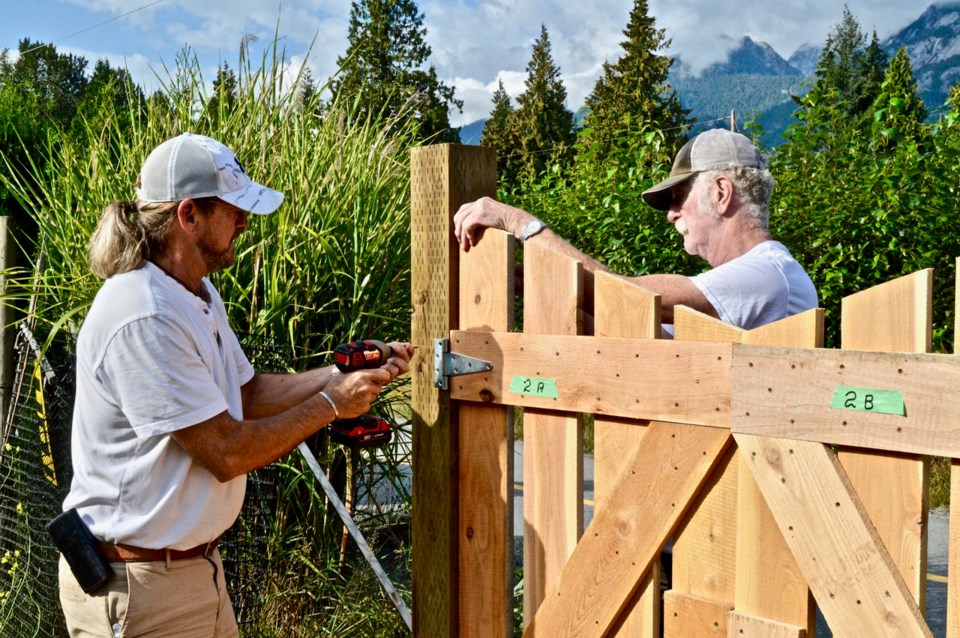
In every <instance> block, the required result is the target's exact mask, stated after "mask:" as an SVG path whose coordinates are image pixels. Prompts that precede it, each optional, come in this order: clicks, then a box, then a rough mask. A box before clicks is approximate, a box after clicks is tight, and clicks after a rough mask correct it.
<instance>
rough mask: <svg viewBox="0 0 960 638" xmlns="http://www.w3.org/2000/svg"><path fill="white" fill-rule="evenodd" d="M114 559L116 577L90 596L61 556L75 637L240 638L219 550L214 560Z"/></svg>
mask: <svg viewBox="0 0 960 638" xmlns="http://www.w3.org/2000/svg"><path fill="white" fill-rule="evenodd" d="M169 565H170V568H169V569H167V564H166V563H164V562H162V561H161V562H153V563H111V565H110V566H111V567H113V571H114V576H113V578H112V579H111V580H110V582H109V584H107V585H106V586H105V587H103V588H101V589H100V590H98V591H96V592H94V593H93V594H92V595H88V594H85V593H84V592H83V590H82V589H80V585H79V584H77V581H76V579H75V578H74V576H73V572H71V571H70V566H69V565H67V562H66V561H65V560H64V559H63V557H62V556H61V557H60V604H61V605H62V606H63V613H64V617H65V618H66V620H67V627H68V628H69V630H70V636H71V638H94V637H96V638H114V637H118V638H135V637H141V636H143V637H147V636H149V637H150V638H162V637H165V636H171V637H172V636H176V637H177V638H194V637H195V638H236V637H237V636H239V632H238V630H237V621H236V618H235V617H234V614H233V606H232V605H231V604H230V597H229V595H228V594H227V585H226V581H225V580H224V578H223V563H221V562H220V552H219V550H217V551H215V552H214V553H213V555H211V556H210V558H202V557H201V558H190V559H187V560H178V561H172V562H170V563H169Z"/></svg>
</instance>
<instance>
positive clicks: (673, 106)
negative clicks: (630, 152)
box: [584, 0, 693, 156]
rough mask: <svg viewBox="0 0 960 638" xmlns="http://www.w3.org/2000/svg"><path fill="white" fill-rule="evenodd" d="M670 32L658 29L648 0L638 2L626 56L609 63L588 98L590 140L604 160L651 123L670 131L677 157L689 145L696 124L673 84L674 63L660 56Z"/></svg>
mask: <svg viewBox="0 0 960 638" xmlns="http://www.w3.org/2000/svg"><path fill="white" fill-rule="evenodd" d="M665 33H666V32H665V30H664V29H657V28H656V21H655V20H654V19H653V18H652V17H651V16H650V15H649V10H648V6H647V0H634V4H633V9H632V10H631V11H630V20H629V22H628V24H627V28H626V30H624V32H623V34H624V35H625V36H626V38H627V39H626V40H625V41H623V42H621V43H620V46H621V47H622V49H623V55H622V56H621V57H620V59H619V60H617V62H616V63H615V64H610V63H609V62H604V64H603V75H601V76H600V78H599V79H598V80H597V83H596V84H595V85H594V87H593V91H592V92H591V93H590V95H589V96H588V97H587V101H586V107H587V109H588V110H589V114H588V115H587V122H586V129H585V136H584V141H585V142H586V144H587V145H589V146H590V147H591V148H592V149H594V150H595V151H596V152H597V154H598V155H599V156H605V155H606V154H607V153H608V152H609V150H610V147H611V145H616V144H617V143H618V142H617V141H616V140H617V138H618V137H620V136H622V135H623V134H624V133H625V132H636V131H639V130H641V129H642V128H644V126H645V125H646V124H648V123H652V124H653V125H654V126H656V127H657V128H659V129H660V131H662V132H663V133H664V136H665V139H664V145H665V147H666V150H667V151H668V152H670V153H673V152H675V151H677V150H679V148H680V146H682V145H683V143H684V142H685V141H686V137H687V129H688V128H689V126H690V125H691V124H692V123H693V121H692V120H690V119H688V115H689V113H690V112H689V111H688V110H684V109H683V106H682V105H681V104H680V98H679V97H677V94H676V91H674V90H673V89H672V88H671V87H670V84H669V83H668V81H667V77H668V73H669V72H670V67H671V66H672V65H673V60H672V59H671V58H669V57H667V56H666V55H662V54H659V53H658V52H659V51H665V50H666V49H667V47H669V46H670V40H669V39H667V37H666V36H665Z"/></svg>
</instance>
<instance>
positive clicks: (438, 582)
mask: <svg viewBox="0 0 960 638" xmlns="http://www.w3.org/2000/svg"><path fill="white" fill-rule="evenodd" d="M491 156H492V157H493V160H492V161H491ZM410 193H411V197H410V211H411V216H410V235H411V255H412V263H411V285H410V289H411V294H412V309H413V315H412V317H411V331H410V338H411V341H412V343H413V344H414V346H415V348H416V353H415V355H414V357H413V361H412V362H411V363H412V365H411V370H412V372H413V374H412V390H411V393H412V394H411V405H412V410H413V418H412V422H413V530H412V533H413V631H414V635H415V636H424V637H430V638H434V637H436V638H442V637H445V636H451V637H452V636H456V635H457V634H458V631H459V614H458V609H457V603H458V595H459V592H458V588H457V560H458V558H457V524H458V511H457V496H458V485H457V478H458V468H457V446H458V436H457V433H458V428H457V415H456V413H455V411H452V410H451V406H450V395H449V393H448V392H441V391H440V390H438V389H437V388H435V387H434V385H433V359H434V357H433V340H434V339H438V338H448V337H449V336H450V331H451V330H453V329H456V328H458V326H459V309H458V297H459V272H458V269H459V254H460V250H459V246H458V245H457V242H456V239H455V238H454V235H453V215H454V214H455V213H456V211H457V209H458V208H459V207H460V205H461V204H464V203H466V202H470V201H472V200H474V199H477V198H479V197H481V196H484V195H494V194H496V156H495V155H494V154H493V153H492V152H491V150H490V149H486V148H482V147H476V146H461V145H456V144H442V145H436V146H427V147H422V148H415V149H413V150H412V151H411V160H410Z"/></svg>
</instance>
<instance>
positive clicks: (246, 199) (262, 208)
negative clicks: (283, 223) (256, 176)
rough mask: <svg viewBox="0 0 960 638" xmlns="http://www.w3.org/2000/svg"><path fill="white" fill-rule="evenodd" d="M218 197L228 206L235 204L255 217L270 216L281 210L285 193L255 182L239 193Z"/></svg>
mask: <svg viewBox="0 0 960 638" xmlns="http://www.w3.org/2000/svg"><path fill="white" fill-rule="evenodd" d="M218 197H219V198H220V199H222V200H223V201H225V202H227V203H228V204H233V205H234V206H236V207H237V208H239V209H241V210H245V211H247V212H248V213H253V214H254V215H269V214H270V213H272V212H273V211H275V210H277V209H278V208H280V204H282V203H283V193H281V192H279V191H275V190H273V189H272V188H267V187H266V186H261V185H260V184H257V183H255V182H254V183H251V184H250V185H249V186H246V187H244V188H241V189H240V190H238V191H234V192H232V193H227V194H225V195H219V196H218Z"/></svg>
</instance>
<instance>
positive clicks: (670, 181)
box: [640, 171, 697, 210]
mask: <svg viewBox="0 0 960 638" xmlns="http://www.w3.org/2000/svg"><path fill="white" fill-rule="evenodd" d="M696 174H697V171H689V172H686V173H681V174H679V175H671V176H670V177H668V178H667V179H665V180H663V181H662V182H660V183H659V184H657V185H656V186H653V187H651V188H648V189H647V190H645V191H643V192H642V193H641V194H640V197H642V198H643V201H645V202H646V203H647V204H648V205H649V206H652V207H653V208H656V209H657V210H670V201H671V200H672V199H673V197H672V195H671V193H670V189H671V188H673V187H674V186H676V185H677V184H682V183H683V182H685V181H687V180H688V179H690V178H691V177H693V176H694V175H696Z"/></svg>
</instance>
